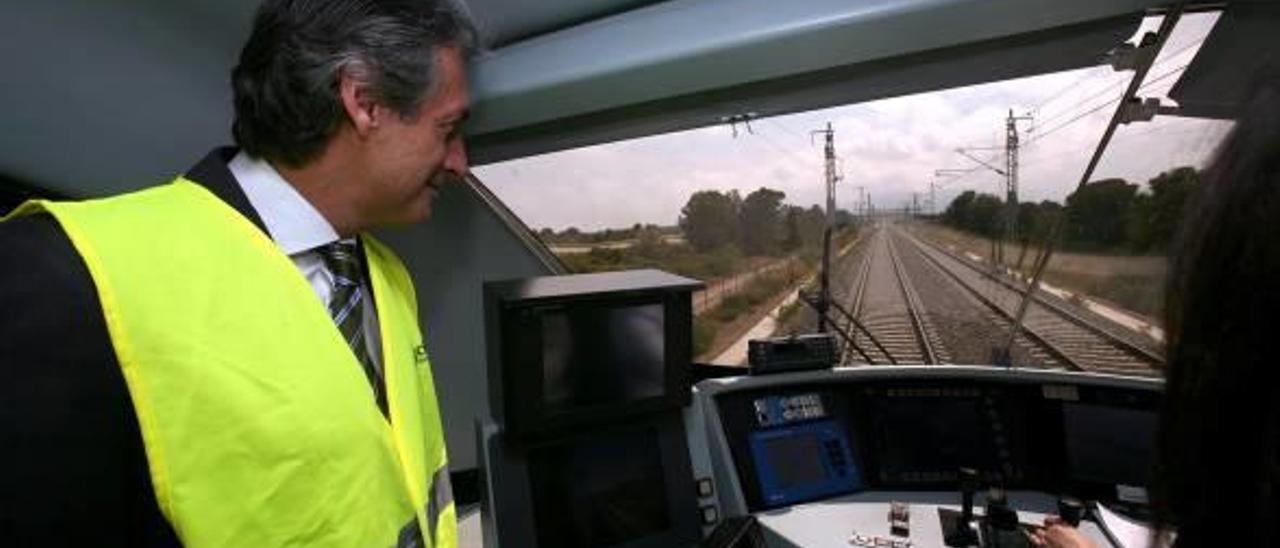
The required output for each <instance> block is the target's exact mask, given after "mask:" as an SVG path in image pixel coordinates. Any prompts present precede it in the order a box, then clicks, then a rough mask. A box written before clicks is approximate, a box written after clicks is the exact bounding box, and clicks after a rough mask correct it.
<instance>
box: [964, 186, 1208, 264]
mask: <svg viewBox="0 0 1280 548" xmlns="http://www.w3.org/2000/svg"><path fill="white" fill-rule="evenodd" d="M1199 180H1200V174H1199V172H1197V171H1196V169H1195V168H1192V167H1179V168H1177V169H1173V170H1171V171H1166V172H1164V173H1161V174H1159V175H1157V176H1155V177H1154V178H1152V179H1151V180H1149V181H1147V183H1146V187H1147V188H1146V189H1145V190H1144V189H1143V188H1142V187H1141V186H1139V185H1137V184H1133V183H1130V182H1128V181H1125V180H1124V179H1103V180H1100V181H1095V182H1091V183H1089V184H1087V185H1085V186H1084V188H1082V189H1080V190H1079V191H1077V192H1074V193H1072V194H1071V195H1069V196H1067V199H1066V206H1065V208H1064V206H1063V205H1062V204H1059V203H1057V202H1053V201H1049V200H1045V201H1042V202H1040V203H1034V202H1023V203H1020V204H1018V210H1017V216H1018V223H1017V224H1018V236H1019V239H1020V240H1023V241H1031V242H1042V241H1044V240H1045V239H1046V238H1047V237H1048V234H1049V230H1050V227H1051V226H1052V225H1053V223H1054V221H1055V220H1056V219H1057V218H1058V217H1059V216H1061V215H1066V226H1065V233H1064V234H1063V243H1064V244H1066V245H1067V246H1068V247H1071V248H1074V249H1078V250H1084V251H1106V252H1129V253H1163V252H1165V251H1166V250H1167V248H1168V246H1169V244H1170V242H1172V240H1173V238H1174V235H1175V234H1176V233H1177V227H1178V223H1179V221H1180V219H1181V218H1182V211H1183V207H1184V206H1185V204H1186V203H1187V201H1188V199H1189V197H1190V196H1191V194H1192V191H1193V190H1194V189H1195V188H1196V185H1197V184H1199ZM1004 215H1005V202H1004V200H1002V199H1000V198H999V197H997V196H994V195H991V194H985V193H977V192H974V191H972V190H970V191H966V192H964V193H963V194H961V195H960V196H958V197H957V198H956V199H955V200H953V201H952V202H951V204H950V205H949V206H947V209H946V211H945V212H943V214H942V221H943V222H944V223H946V224H947V225H950V226H952V227H955V228H958V229H961V230H966V231H969V232H973V233H976V234H981V235H984V236H989V237H998V236H1000V235H1002V234H1003V232H1004V219H1005V217H1004Z"/></svg>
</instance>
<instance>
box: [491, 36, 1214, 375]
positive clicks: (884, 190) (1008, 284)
mask: <svg viewBox="0 0 1280 548" xmlns="http://www.w3.org/2000/svg"><path fill="white" fill-rule="evenodd" d="M1217 19H1218V15H1217V14H1215V13H1195V14H1188V15H1186V16H1184V17H1183V18H1182V20H1181V21H1180V22H1179V24H1178V25H1177V26H1176V28H1173V29H1172V31H1171V32H1169V33H1168V34H1167V39H1166V41H1165V43H1164V45H1163V47H1162V48H1161V49H1160V53H1159V55H1158V56H1157V57H1156V58H1155V60H1154V62H1150V63H1149V67H1148V68H1147V70H1146V71H1145V74H1144V75H1143V76H1142V78H1141V79H1140V80H1139V81H1138V82H1136V83H1133V84H1132V85H1131V81H1132V80H1133V78H1134V74H1135V73H1134V71H1132V70H1116V69H1115V67H1113V66H1112V64H1110V63H1107V62H1105V61H1101V62H1100V63H1101V64H1099V65H1097V66H1092V67H1086V68H1081V69H1077V70H1071V71H1065V72H1057V73H1049V74H1042V75H1038V76H1033V77H1026V78H1018V79H1014V80H1003V81H994V82H989V83H984V84H980V85H974V86H968V87H962V88H952V89H945V90H941V91H934V92H929V93H921V94H916V95H909V96H900V97H892V98H887V99H881V100H876V101H872V102H863V103H859V104H852V105H845V106H839V107H835V108H827V109H822V110H815V111H808V112H801V113H795V114H789V115H782V116H771V117H764V116H757V115H755V114H754V113H750V112H746V113H736V114H728V115H726V116H725V117H723V118H722V120H721V123H720V124H717V125H709V126H705V127H701V128H699V129H694V130H689V131H682V132H679V133H671V134H664V135H658V136H651V137H644V138H639V139H633V140H628V141H622V142H614V143H609V144H603V145H596V146H591V147H586V148H579V149H573V150H567V151H560V152H554V153H550V154H544V155H540V156H534V157H527V158H521V159H517V160H512V161H506V162H501V163H496V164H490V165H486V166H483V167H480V168H477V169H476V170H475V172H476V175H477V177H478V178H479V179H480V180H482V181H484V183H485V184H486V185H487V186H488V187H489V188H490V189H491V190H492V191H493V192H494V193H495V194H496V195H497V196H498V197H500V198H501V199H502V200H503V201H504V202H506V203H507V204H508V205H509V206H510V207H511V209H512V210H513V211H514V212H515V213H516V214H517V215H518V216H520V217H521V218H522V220H523V221H524V222H525V223H526V224H527V225H529V226H530V227H531V228H532V229H533V230H534V231H535V232H536V234H537V236H538V237H539V238H540V239H541V240H542V241H543V242H544V243H545V244H546V245H547V246H548V247H549V248H550V249H551V250H552V251H553V252H554V253H555V254H556V256H558V258H559V259H560V260H561V262H563V264H564V265H565V266H566V267H567V269H568V270H569V271H571V272H596V271H606V270H623V269H630V268H644V267H654V268H661V269H664V270H668V271H671V272H675V273H679V274H683V275H687V276H691V277H694V278H698V279H701V280H704V281H705V282H707V287H706V289H705V290H704V291H701V292H699V293H697V294H696V295H695V299H694V310H695V337H694V346H695V348H694V351H695V355H696V360H697V361H699V362H705V363H715V364H721V365H738V364H743V363H745V361H746V359H747V355H746V347H747V345H746V341H747V340H749V339H753V338H761V337H770V336H784V335H790V334H801V333H810V332H814V331H815V330H817V329H818V326H819V323H821V322H820V321H819V318H818V316H817V314H816V313H815V311H814V307H813V306H811V304H813V299H812V298H807V297H805V295H808V296H809V297H812V295H814V294H816V293H818V292H820V290H821V285H822V275H821V274H822V265H823V262H824V261H823V250H824V243H825V242H829V247H826V249H828V250H829V268H828V270H827V274H828V276H827V286H828V290H827V291H828V293H827V294H828V295H829V296H830V303H831V306H830V308H829V309H828V315H827V317H828V318H829V321H827V322H825V323H826V326H825V327H826V329H828V330H829V331H830V332H833V333H836V334H837V335H838V338H839V339H840V340H842V341H843V344H842V345H841V348H842V351H841V358H840V359H841V362H842V363H843V364H845V365H862V364H889V363H897V364H993V365H1006V366H1012V367H1029V368H1065V369H1072V370H1082V371H1091V372H1104V373H1116V374H1123V375H1140V376H1152V375H1159V374H1160V373H1159V371H1160V370H1161V367H1160V366H1161V364H1162V363H1163V359H1164V358H1163V350H1162V348H1163V342H1164V332H1163V330H1162V323H1163V322H1162V319H1161V317H1162V315H1163V291H1164V278H1165V274H1166V269H1167V266H1166V265H1167V261H1168V257H1169V256H1170V254H1171V253H1173V252H1176V249H1174V247H1173V246H1175V245H1176V243H1175V242H1176V234H1177V229H1178V226H1179V219H1181V218H1182V216H1183V215H1185V214H1187V212H1188V211H1189V210H1190V208H1192V207H1194V196H1195V189H1196V187H1197V185H1198V184H1199V180H1200V172H1201V171H1202V170H1203V169H1204V168H1205V166H1206V165H1207V164H1208V162H1209V161H1210V160H1211V159H1212V156H1213V153H1214V151H1215V148H1216V146H1217V145H1218V143H1219V142H1220V141H1221V140H1222V138H1223V137H1224V136H1225V135H1226V133H1227V132H1228V131H1229V130H1230V128H1231V123H1230V122H1226V121H1220V120H1210V119H1203V118H1188V117H1178V116H1176V115H1162V114H1156V113H1154V112H1152V113H1151V114H1152V116H1144V115H1143V113H1142V112H1138V111H1135V112H1127V113H1124V116H1123V118H1124V119H1123V120H1120V122H1123V123H1117V124H1116V129H1115V131H1114V135H1113V136H1112V137H1110V138H1109V139H1108V140H1109V142H1108V143H1107V144H1106V146H1105V147H1102V148H1101V149H1100V148H1099V145H1100V143H1101V142H1102V141H1103V136H1104V134H1105V133H1107V128H1108V126H1109V125H1110V124H1111V123H1112V120H1113V118H1116V117H1120V115H1119V114H1117V105H1118V104H1119V103H1121V101H1122V99H1123V98H1124V97H1125V94H1126V92H1127V91H1131V90H1130V88H1131V87H1134V88H1136V90H1132V91H1135V92H1136V96H1137V97H1140V98H1143V99H1146V100H1150V99H1152V98H1154V99H1159V100H1160V101H1161V104H1163V105H1169V104H1173V102H1172V101H1171V100H1170V99H1169V98H1168V97H1167V96H1166V94H1167V93H1168V91H1169V89H1170V86H1171V85H1172V84H1173V83H1174V82H1175V81H1177V79H1178V77H1179V76H1180V75H1181V74H1182V72H1183V71H1184V70H1185V69H1186V67H1187V66H1188V65H1189V64H1190V63H1191V61H1192V59H1193V58H1194V57H1195V55H1196V53H1197V51H1198V50H1199V48H1200V45H1201V43H1202V42H1203V41H1204V39H1205V37H1206V36H1207V35H1208V34H1209V32H1210V31H1211V30H1212V28H1213V26H1214V24H1215V23H1216V22H1217ZM1160 24H1161V18H1159V17H1151V18H1148V20H1146V21H1144V23H1143V25H1142V26H1141V28H1140V29H1139V32H1138V34H1137V35H1136V36H1135V37H1134V38H1133V39H1132V40H1130V42H1132V43H1135V44H1137V43H1141V41H1142V40H1143V39H1144V36H1149V34H1148V33H1154V32H1156V31H1157V30H1158V27H1159V26H1160ZM1137 110H1140V109H1137ZM1097 150H1101V153H1100V156H1099V158H1098V161H1097V163H1096V164H1097V165H1096V168H1095V169H1093V170H1092V172H1091V173H1090V174H1089V175H1088V177H1087V184H1083V185H1081V184H1080V182H1081V179H1082V175H1083V174H1085V172H1086V169H1087V168H1088V166H1089V164H1090V163H1091V160H1092V159H1093V158H1092V156H1093V155H1094V154H1095V151H1097ZM1050 248H1052V253H1047V251H1049V250H1050ZM1038 270H1039V271H1040V272H1039V274H1040V275H1039V276H1038V279H1035V278H1037V271H1038ZM1033 280H1034V281H1035V282H1036V283H1035V284H1034V285H1035V286H1036V287H1037V289H1036V290H1035V291H1034V292H1031V291H1030V290H1029V288H1030V287H1032V285H1033V284H1032V282H1033ZM1028 295H1029V298H1028ZM1024 300H1025V301H1026V303H1025V307H1024ZM1024 308H1025V310H1024Z"/></svg>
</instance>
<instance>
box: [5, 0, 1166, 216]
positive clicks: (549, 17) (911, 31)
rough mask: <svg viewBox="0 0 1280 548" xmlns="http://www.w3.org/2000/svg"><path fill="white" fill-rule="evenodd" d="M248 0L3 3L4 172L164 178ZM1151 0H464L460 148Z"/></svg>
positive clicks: (818, 88)
mask: <svg viewBox="0 0 1280 548" xmlns="http://www.w3.org/2000/svg"><path fill="white" fill-rule="evenodd" d="M257 4H258V1H257V0H233V1H229V0H185V1H161V0H116V1H112V2H102V1H100V0H61V1H59V2H48V1H44V0H9V1H6V2H3V3H0V51H5V52H7V53H9V54H8V55H6V56H5V57H6V61H7V62H8V65H9V66H8V67H6V70H5V71H3V73H2V75H0V98H2V99H3V102H2V103H0V104H2V105H3V107H0V108H3V115H2V116H3V118H0V127H2V128H3V129H0V178H7V179H11V180H16V181H19V182H23V183H26V184H29V185H31V186H34V187H37V188H39V189H42V190H44V191H46V192H52V193H56V194H62V195H67V196H97V195H104V194H110V193H115V192H120V191H124V190H129V189H134V188H139V187H143V186H148V185H151V184H155V183H157V182H160V181H164V180H166V179H168V178H170V177H172V176H173V175H174V174H176V173H178V172H180V171H181V170H182V169H184V168H186V167H188V166H189V165H190V164H191V163H193V162H194V161H195V160H197V159H199V158H200V157H201V156H202V155H203V154H204V153H205V152H206V151H207V150H208V149H209V148H211V147H213V146H216V145H219V144H223V143H226V142H228V141H229V139H230V136H229V131H228V128H229V127H230V118H231V116H230V91H229V86H228V74H229V72H230V69H231V67H232V65H233V64H234V60H235V57H236V55H237V53H238V50H239V47H240V45H241V44H242V43H243V41H244V38H245V36H246V35H247V30H248V27H249V24H250V21H251V19H252V15H253V10H254V9H255V7H256V5H257ZM1153 4H1157V2H1155V1H1154V0H1073V1H1071V2H1063V1H1061V0H859V1H850V0H806V1H804V2H778V1H776V0H672V1H667V2H645V1H623V0H613V1H600V0H537V1H516V0H471V1H470V2H467V6H468V10H469V11H470V12H471V13H472V15H473V17H474V18H475V20H476V21H477V23H478V25H479V26H480V28H481V30H482V33H483V34H484V36H485V38H486V40H487V41H488V42H489V43H490V44H492V45H493V47H492V48H491V49H489V51H488V52H487V53H485V54H484V55H483V57H482V58H481V59H479V60H478V61H477V63H476V64H475V68H474V71H473V75H474V78H473V80H474V81H473V86H472V87H473V100H474V116H473V121H472V122H471V123H470V124H469V128H468V130H469V132H470V135H471V141H470V142H471V148H472V153H473V156H474V158H475V159H476V160H477V161H478V162H492V161H497V160H502V159H507V158H514V157H519V156H524V155H529V154H536V153H541V152H547V151H551V150H558V149H562V148H566V147H570V146H580V145H585V144H593V143H600V142H605V141H610V140H615V139H621V138H628V137H636V136H640V135H648V134H653V133H658V132H664V131H672V130H677V129H684V128H690V127H698V126H702V125H708V124H713V123H717V120H718V119H719V117H720V116H722V115H729V114H735V113H742V112H756V113H758V114H760V115H767V114H778V113H784V112H793V111H797V110H804V109H810V108H817V107H822V106H829V105H834V104H845V103H851V102H857V101H861V100H867V99H871V98H876V97H885V96H891V95H898V94H902V93H912V92H916V91H924V90H928V89H938V88H942V87H949V86H954V85H961V84H965V83H975V82H981V81H990V80H998V79H1003V78H1012V77H1016V76H1026V75H1031V74H1037V73H1042V72H1047V71H1052V70H1061V69H1065V68H1071V67H1078V66H1084V65H1089V64H1095V63H1097V62H1098V61H1099V58H1100V56H1101V55H1102V54H1103V53H1105V52H1106V50H1108V49H1110V48H1111V47H1112V46H1114V45H1115V44H1116V43H1118V42H1119V41H1120V40H1122V39H1124V38H1127V37H1128V36H1129V34H1131V33H1132V31H1133V30H1134V28H1135V25H1136V24H1137V22H1138V20H1139V19H1140V16H1141V13H1142V12H1143V10H1144V9H1146V8H1148V7H1151V6H1152V5H1153Z"/></svg>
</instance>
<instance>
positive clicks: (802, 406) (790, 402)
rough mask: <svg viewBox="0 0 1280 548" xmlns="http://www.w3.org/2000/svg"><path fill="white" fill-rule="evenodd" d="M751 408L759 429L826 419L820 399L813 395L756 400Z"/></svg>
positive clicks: (771, 397)
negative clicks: (753, 409) (754, 412)
mask: <svg viewBox="0 0 1280 548" xmlns="http://www.w3.org/2000/svg"><path fill="white" fill-rule="evenodd" d="M753 407H754V408H755V410H756V423H757V425H758V426H760V427H761V428H772V427H774V426H781V425H784V424H790V423H793V422H800V421H806V420H811V419H822V418H826V417H827V410H826V408H825V407H824V406H823V405H822V398H821V397H820V396H818V394H815V393H809V394H798V395H794V396H767V397H763V398H756V400H755V403H754V404H753Z"/></svg>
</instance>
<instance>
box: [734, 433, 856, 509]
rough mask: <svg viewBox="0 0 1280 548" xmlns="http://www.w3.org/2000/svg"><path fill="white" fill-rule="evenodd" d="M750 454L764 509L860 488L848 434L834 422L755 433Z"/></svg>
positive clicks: (752, 436)
mask: <svg viewBox="0 0 1280 548" xmlns="http://www.w3.org/2000/svg"><path fill="white" fill-rule="evenodd" d="M751 454H752V458H753V459H754V461H755V465H756V477H757V478H758V479H759V483H760V495H761V498H762V499H763V501H764V504H765V505H766V506H768V507H776V506H781V505H786V504H794V503H797V502H805V501H809V500H813V499H816V498H820V497H826V496H830V495H836V494H841V493H847V492H850V491H855V490H858V489H860V488H861V487H862V478H861V474H859V471H858V466H857V464H856V463H855V462H854V460H853V452H852V451H851V450H850V447H849V440H848V437H847V436H846V435H845V433H844V431H843V430H842V429H841V428H840V426H839V425H838V424H836V422H835V421H832V420H823V421H818V422H808V423H803V424H794V425H791V426H786V427H783V428H775V429H772V430H761V431H757V432H755V433H753V434H752V435H751Z"/></svg>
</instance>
